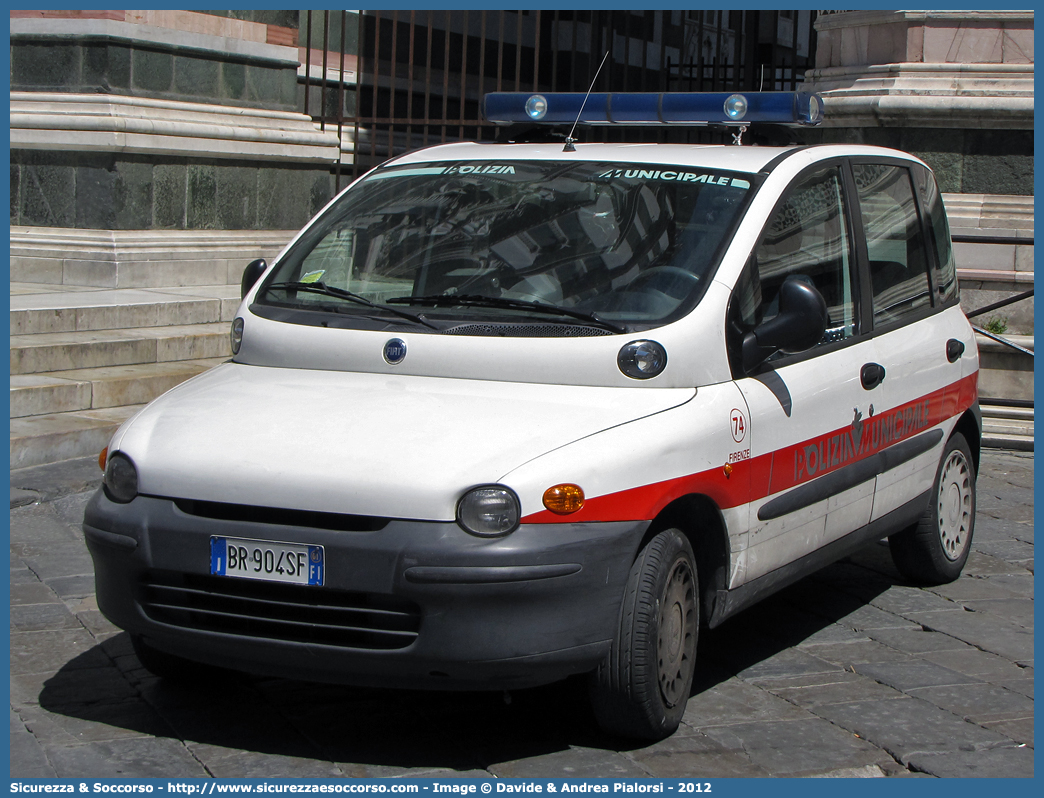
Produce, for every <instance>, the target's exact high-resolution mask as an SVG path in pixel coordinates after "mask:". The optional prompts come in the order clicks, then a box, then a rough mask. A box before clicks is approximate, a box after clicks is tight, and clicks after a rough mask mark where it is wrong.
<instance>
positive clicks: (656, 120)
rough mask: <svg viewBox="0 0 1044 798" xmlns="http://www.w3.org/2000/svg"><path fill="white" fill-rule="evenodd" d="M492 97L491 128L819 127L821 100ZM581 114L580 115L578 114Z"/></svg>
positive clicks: (778, 96)
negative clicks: (595, 126)
mask: <svg viewBox="0 0 1044 798" xmlns="http://www.w3.org/2000/svg"><path fill="white" fill-rule="evenodd" d="M584 97H585V95H584V94H580V93H577V94H573V93H561V94H560V93H556V92H546V93H544V94H539V93H535V92H493V93H490V94H487V95H486V97H485V102H484V104H483V111H484V113H485V116H486V119H487V120H488V121H489V122H491V123H493V124H496V125H512V124H518V123H530V124H533V123H537V124H543V125H572V124H573V123H574V122H577V121H579V123H580V124H582V125H731V126H740V125H750V124H755V123H765V122H769V123H773V124H777V125H792V126H810V125H818V124H819V123H821V122H822V121H823V99H822V98H821V97H820V96H819V95H818V94H813V93H810V92H803V91H798V92H789V91H764V92H758V91H752V92H747V93H736V92H733V93H729V92H663V93H662V94H655V93H645V92H618V93H615V94H591V95H587V101H586V102H585V101H584ZM581 108H582V109H583V110H582V111H581Z"/></svg>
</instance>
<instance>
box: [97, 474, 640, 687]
mask: <svg viewBox="0 0 1044 798" xmlns="http://www.w3.org/2000/svg"><path fill="white" fill-rule="evenodd" d="M232 515H233V516H234V515H235V514H232ZM257 515H260V513H257ZM228 516H229V514H227V513H216V514H215V513H212V512H210V513H205V514H197V510H196V509H195V508H193V507H192V505H191V504H185V503H175V502H174V501H172V500H170V499H162V498H155V497H148V496H138V497H137V498H136V499H134V501H132V502H130V503H129V504H122V505H121V504H116V503H114V502H112V501H110V500H109V499H108V498H107V497H106V496H105V494H104V492H103V491H101V490H99V491H98V493H96V494H95V496H94V497H93V498H92V499H91V501H90V503H89V504H88V506H87V510H86V513H85V517H84V525H83V530H84V535H85V537H86V540H87V547H88V549H89V550H90V552H91V556H92V557H93V559H94V568H95V578H96V583H97V596H98V605H99V607H100V609H101V611H102V612H103V613H104V614H105V615H106V617H108V618H109V620H111V621H112V622H113V623H114V624H116V625H117V626H119V627H121V628H123V629H126V630H127V631H128V632H130V633H131V634H135V635H141V636H142V637H143V638H144V639H145V640H146V641H147V642H148V643H149V644H150V645H151V646H153V647H154V648H157V649H159V650H162V651H168V652H171V653H176V654H178V655H180V656H183V657H186V658H188V659H193V660H198V661H200V662H205V663H209V664H212V665H219V666H222V667H227V668H233V669H236V670H243V671H249V672H254V673H261V674H267V675H275V676H288V677H294V678H305V679H312V680H316V681H326V682H335V683H345V684H358V685H372V686H397V687H430V688H444V689H449V688H454V689H483V688H487V689H505V688H514V687H525V686H533V685H537V684H544V683H548V682H551V681H555V680H557V679H560V678H564V677H566V676H568V675H570V674H573V673H580V672H584V671H587V670H591V669H592V668H594V667H595V666H596V665H597V664H598V662H599V661H600V660H601V659H602V657H603V656H604V655H605V653H606V651H607V650H608V647H609V644H610V641H611V640H612V638H613V635H614V630H615V628H616V625H617V622H618V617H619V606H620V601H621V598H622V595H623V591H624V586H625V583H626V581H627V575H628V572H629V570H630V566H631V563H632V561H633V558H634V554H635V552H636V550H637V547H638V543H639V541H640V540H641V538H642V535H643V533H644V531H645V529H646V527H647V525H648V522H646V521H640V522H621V523H597V524H568V523H564V524H524V525H522V526H521V527H520V528H519V529H518V530H516V531H515V532H514V533H512V534H511V535H508V536H507V537H504V538H498V539H482V538H477V537H474V536H472V535H469V534H467V533H466V532H464V531H463V530H461V529H460V527H458V526H457V525H456V524H455V523H437V522H418V521H402V520H388V521H387V522H386V523H385V522H380V524H377V525H378V526H381V528H379V529H374V528H373V527H374V526H375V525H374V524H373V523H369V524H366V523H364V524H362V525H361V526H360V528H358V529H343V528H342V529H331V528H322V527H320V526H309V525H297V524H296V523H295V522H296V521H300V520H301V518H299V517H294V516H289V517H281V518H279V521H280V523H267V522H265V521H262V520H256V518H255V519H251V520H243V518H239V517H228ZM261 517H262V518H266V519H267V520H270V518H271V517H273V516H271V514H269V516H264V515H261ZM304 518H307V516H304ZM334 526H336V524H335V525H334ZM349 526H350V524H349ZM367 526H369V529H367V528H366V527H367ZM212 536H228V537H240V538H251V539H260V540H271V541H281V542H289V543H304V544H312V545H322V546H324V547H325V550H326V581H325V584H324V585H323V586H322V587H308V586H301V585H282V584H270V583H266V582H256V581H254V580H246V579H237V578H231V577H219V576H211V575H210V538H211V537H212Z"/></svg>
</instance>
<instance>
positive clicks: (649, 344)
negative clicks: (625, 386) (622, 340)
mask: <svg viewBox="0 0 1044 798" xmlns="http://www.w3.org/2000/svg"><path fill="white" fill-rule="evenodd" d="M616 364H617V365H618V366H619V367H620V371H622V372H623V373H624V374H626V375H627V376H628V377H630V378H631V379H634V380H647V379H650V378H651V377H655V376H656V375H657V374H660V373H661V372H662V371H663V370H664V369H665V368H667V350H666V349H664V348H663V346H661V345H660V344H658V343H656V341H631V342H630V343H629V344H624V345H623V348H621V349H620V354H619V355H617V357H616Z"/></svg>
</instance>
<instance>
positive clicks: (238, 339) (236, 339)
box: [229, 318, 243, 355]
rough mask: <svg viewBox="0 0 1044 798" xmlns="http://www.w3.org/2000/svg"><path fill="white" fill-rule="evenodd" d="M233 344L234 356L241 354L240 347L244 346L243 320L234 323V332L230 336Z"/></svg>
mask: <svg viewBox="0 0 1044 798" xmlns="http://www.w3.org/2000/svg"><path fill="white" fill-rule="evenodd" d="M229 337H230V339H231V344H232V354H233V355H238V354H239V347H241V346H242V345H243V319H242V318H236V319H233V321H232V332H231V333H230V335H229Z"/></svg>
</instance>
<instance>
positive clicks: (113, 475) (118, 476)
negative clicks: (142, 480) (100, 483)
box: [104, 452, 138, 504]
mask: <svg viewBox="0 0 1044 798" xmlns="http://www.w3.org/2000/svg"><path fill="white" fill-rule="evenodd" d="M104 484H105V493H106V494H107V495H108V497H109V498H110V499H112V500H113V501H114V502H119V503H120V504H126V503H127V502H129V501H130V500H131V499H133V498H134V497H135V496H137V495H138V469H136V468H135V467H134V463H132V462H131V461H130V458H129V457H127V455H125V454H122V453H121V452H113V453H112V454H111V455H109V460H108V462H107V463H106V464H105V479H104Z"/></svg>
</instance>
